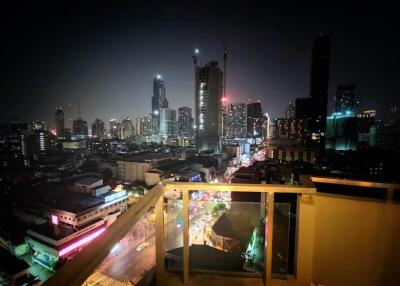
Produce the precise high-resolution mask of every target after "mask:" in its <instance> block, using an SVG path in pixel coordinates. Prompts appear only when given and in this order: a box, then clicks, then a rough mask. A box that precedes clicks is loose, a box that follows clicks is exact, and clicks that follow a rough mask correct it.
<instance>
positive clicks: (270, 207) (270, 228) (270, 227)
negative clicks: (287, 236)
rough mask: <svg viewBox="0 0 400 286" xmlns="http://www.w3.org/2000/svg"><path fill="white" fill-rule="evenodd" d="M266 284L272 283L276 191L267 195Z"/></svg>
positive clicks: (269, 285) (268, 285)
mask: <svg viewBox="0 0 400 286" xmlns="http://www.w3.org/2000/svg"><path fill="white" fill-rule="evenodd" d="M265 214H266V217H265V224H266V229H265V230H266V231H265V279H264V281H265V285H266V286H271V285H272V240H273V233H274V193H273V192H269V193H268V197H267V211H266V212H265Z"/></svg>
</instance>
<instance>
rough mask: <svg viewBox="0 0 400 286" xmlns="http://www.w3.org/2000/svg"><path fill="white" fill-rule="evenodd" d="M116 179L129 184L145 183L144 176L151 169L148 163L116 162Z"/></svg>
mask: <svg viewBox="0 0 400 286" xmlns="http://www.w3.org/2000/svg"><path fill="white" fill-rule="evenodd" d="M117 164H118V177H119V178H120V179H122V180H126V181H131V182H145V180H146V177H145V174H146V172H147V171H149V170H150V169H151V164H150V163H139V162H127V161H117Z"/></svg>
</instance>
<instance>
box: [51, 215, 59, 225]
mask: <svg viewBox="0 0 400 286" xmlns="http://www.w3.org/2000/svg"><path fill="white" fill-rule="evenodd" d="M51 223H52V224H55V225H58V216H56V215H51Z"/></svg>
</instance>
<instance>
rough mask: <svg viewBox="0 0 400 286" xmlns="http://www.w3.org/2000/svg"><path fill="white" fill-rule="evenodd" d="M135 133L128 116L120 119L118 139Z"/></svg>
mask: <svg viewBox="0 0 400 286" xmlns="http://www.w3.org/2000/svg"><path fill="white" fill-rule="evenodd" d="M134 135H135V127H134V126H133V123H132V120H131V118H130V117H127V118H125V119H124V120H122V122H121V124H120V126H119V136H118V138H119V139H127V138H130V137H132V136H134Z"/></svg>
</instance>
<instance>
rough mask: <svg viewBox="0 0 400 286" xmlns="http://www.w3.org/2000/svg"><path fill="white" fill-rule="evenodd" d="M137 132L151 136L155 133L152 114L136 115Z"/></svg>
mask: <svg viewBox="0 0 400 286" xmlns="http://www.w3.org/2000/svg"><path fill="white" fill-rule="evenodd" d="M135 127H136V134H137V135H140V136H151V135H152V134H153V119H152V118H151V117H150V116H143V117H136V124H135Z"/></svg>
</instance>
